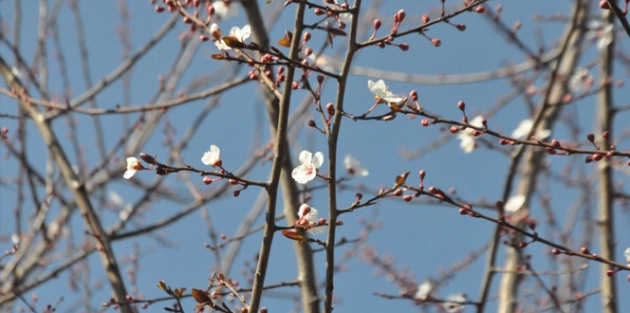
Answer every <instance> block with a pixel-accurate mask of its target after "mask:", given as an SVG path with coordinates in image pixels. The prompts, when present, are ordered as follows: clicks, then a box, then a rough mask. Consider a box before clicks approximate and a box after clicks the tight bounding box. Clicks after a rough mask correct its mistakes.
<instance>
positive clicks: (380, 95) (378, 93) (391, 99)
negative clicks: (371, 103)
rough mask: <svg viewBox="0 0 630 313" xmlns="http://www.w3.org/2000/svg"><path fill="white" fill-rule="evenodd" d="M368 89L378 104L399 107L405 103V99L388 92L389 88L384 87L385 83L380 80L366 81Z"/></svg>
mask: <svg viewBox="0 0 630 313" xmlns="http://www.w3.org/2000/svg"><path fill="white" fill-rule="evenodd" d="M368 88H369V89H370V91H371V92H372V93H373V94H374V98H375V99H376V101H378V102H380V103H382V102H385V103H388V104H395V105H401V104H404V103H405V102H407V97H404V96H400V95H395V94H394V93H392V92H391V91H389V87H387V85H385V81H384V80H382V79H379V80H378V81H376V82H373V81H372V80H368Z"/></svg>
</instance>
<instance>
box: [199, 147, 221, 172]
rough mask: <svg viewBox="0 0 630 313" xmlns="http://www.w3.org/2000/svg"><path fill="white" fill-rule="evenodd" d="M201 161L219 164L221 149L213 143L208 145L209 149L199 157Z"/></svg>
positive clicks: (208, 163) (213, 164)
mask: <svg viewBox="0 0 630 313" xmlns="http://www.w3.org/2000/svg"><path fill="white" fill-rule="evenodd" d="M201 162H202V163H203V164H205V165H208V166H213V167H214V166H221V150H219V147H217V146H215V145H211V146H210V150H208V151H206V152H205V153H204V154H203V156H202V157H201Z"/></svg>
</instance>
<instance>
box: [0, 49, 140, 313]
mask: <svg viewBox="0 0 630 313" xmlns="http://www.w3.org/2000/svg"><path fill="white" fill-rule="evenodd" d="M0 75H2V77H3V78H4V80H5V82H6V84H7V85H8V86H10V87H11V88H12V89H14V90H20V91H23V92H24V93H26V90H25V89H24V86H23V85H22V83H21V82H20V81H19V80H18V79H17V78H16V77H15V75H14V74H13V73H12V71H11V68H10V67H9V65H8V64H7V63H6V61H5V60H4V58H2V57H0ZM18 102H19V105H20V107H21V108H22V109H23V110H24V111H26V112H27V113H28V115H29V116H30V117H31V119H32V120H33V122H34V124H35V126H36V127H37V129H38V130H39V132H40V134H41V137H42V140H43V141H44V143H45V144H46V146H47V148H48V149H49V151H50V153H51V155H52V157H53V158H54V160H55V162H56V163H57V166H58V167H59V171H60V173H61V175H62V176H63V178H64V180H65V183H66V185H67V187H68V189H69V190H70V192H71V193H72V195H73V197H74V198H75V200H76V202H77V206H78V207H79V210H80V211H81V214H82V216H83V218H84V219H85V221H86V224H87V226H88V229H89V230H90V232H91V235H92V236H93V237H94V239H95V245H96V246H97V247H98V250H99V251H100V257H101V262H102V263H103V268H104V269H105V272H106V274H107V279H108V280H109V283H110V285H111V289H112V294H113V297H114V299H115V300H116V301H121V302H122V301H124V299H125V296H126V295H127V290H126V287H125V284H124V281H123V279H122V275H121V273H120V268H119V267H118V261H117V260H116V257H115V255H114V251H113V249H112V246H111V243H110V239H109V236H108V235H107V233H105V231H104V229H103V227H102V225H101V223H100V221H99V218H98V216H97V215H96V212H95V211H94V208H93V207H92V202H91V201H90V198H89V195H88V193H87V190H86V187H85V185H84V184H80V180H79V178H78V177H77V174H76V173H75V172H74V171H73V170H72V165H71V164H70V161H69V160H68V158H67V156H66V154H65V152H64V150H63V149H62V147H61V144H60V143H59V141H58V139H57V136H56V134H55V133H54V132H53V130H52V128H51V125H50V123H48V122H47V121H46V119H45V118H44V116H43V114H42V113H41V112H39V111H38V110H37V109H36V107H33V106H32V105H30V104H29V103H27V102H25V101H21V100H20V101H18ZM120 309H121V312H124V313H131V312H132V310H131V307H130V306H121V308H120Z"/></svg>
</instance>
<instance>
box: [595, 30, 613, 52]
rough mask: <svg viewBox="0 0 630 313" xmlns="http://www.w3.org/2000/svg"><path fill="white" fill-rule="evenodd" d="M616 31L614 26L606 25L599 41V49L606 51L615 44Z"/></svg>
mask: <svg viewBox="0 0 630 313" xmlns="http://www.w3.org/2000/svg"><path fill="white" fill-rule="evenodd" d="M614 30H615V29H614V26H613V25H612V24H606V26H604V27H603V28H602V31H601V34H600V37H599V40H598V41H597V49H599V50H604V49H606V48H607V47H608V46H609V45H610V44H611V43H612V42H613V39H614V37H615V32H614Z"/></svg>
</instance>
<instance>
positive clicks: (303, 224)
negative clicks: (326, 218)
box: [294, 203, 324, 234]
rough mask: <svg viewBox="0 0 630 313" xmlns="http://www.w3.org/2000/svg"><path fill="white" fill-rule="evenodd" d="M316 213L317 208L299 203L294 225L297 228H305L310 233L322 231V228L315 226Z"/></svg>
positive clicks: (316, 221)
mask: <svg viewBox="0 0 630 313" xmlns="http://www.w3.org/2000/svg"><path fill="white" fill-rule="evenodd" d="M317 215H318V211H317V209H315V208H314V207H311V206H310V205H308V204H306V203H302V205H300V209H299V210H298V219H297V220H296V221H295V223H294V225H295V227H297V228H303V229H306V230H308V231H309V232H310V233H315V234H319V233H322V232H323V230H324V229H323V228H322V227H316V226H317V225H318V224H319V220H318V219H317Z"/></svg>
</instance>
